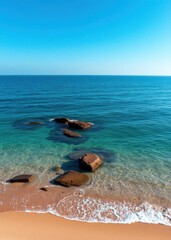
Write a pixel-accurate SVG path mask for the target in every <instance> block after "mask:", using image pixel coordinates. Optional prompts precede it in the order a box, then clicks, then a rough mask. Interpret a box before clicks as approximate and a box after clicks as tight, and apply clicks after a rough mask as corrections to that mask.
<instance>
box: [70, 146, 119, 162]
mask: <svg viewBox="0 0 171 240" xmlns="http://www.w3.org/2000/svg"><path fill="white" fill-rule="evenodd" d="M86 153H93V154H96V155H98V156H99V157H100V158H101V160H102V161H104V162H107V163H111V162H114V161H116V154H115V153H113V152H110V151H108V150H105V149H102V148H74V151H73V152H71V153H69V154H68V155H67V156H66V157H67V158H69V159H70V160H79V159H80V158H81V157H82V156H83V155H84V154H86Z"/></svg>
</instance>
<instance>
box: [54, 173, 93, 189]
mask: <svg viewBox="0 0 171 240" xmlns="http://www.w3.org/2000/svg"><path fill="white" fill-rule="evenodd" d="M88 179H89V178H88V176H87V175H86V174H83V173H79V172H75V171H68V172H66V173H64V174H63V175H62V176H60V177H59V178H57V179H56V180H55V182H56V183H57V184H60V185H62V186H65V187H70V186H81V185H84V184H85V183H86V182H87V181H88Z"/></svg>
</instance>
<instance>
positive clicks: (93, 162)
mask: <svg viewBox="0 0 171 240" xmlns="http://www.w3.org/2000/svg"><path fill="white" fill-rule="evenodd" d="M79 163H80V166H81V167H82V168H84V169H86V170H88V171H90V172H94V171H95V170H96V169H97V168H98V167H100V165H101V164H102V160H101V158H100V157H99V156H98V155H96V154H92V153H86V154H84V155H83V156H82V157H81V158H80V159H79Z"/></svg>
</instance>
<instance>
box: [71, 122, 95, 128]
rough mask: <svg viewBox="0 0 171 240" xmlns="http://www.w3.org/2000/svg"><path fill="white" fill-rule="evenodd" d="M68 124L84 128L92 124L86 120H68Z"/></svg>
mask: <svg viewBox="0 0 171 240" xmlns="http://www.w3.org/2000/svg"><path fill="white" fill-rule="evenodd" d="M68 126H69V127H70V128H74V129H86V128H90V127H91V126H92V124H90V123H88V122H80V121H70V122H68Z"/></svg>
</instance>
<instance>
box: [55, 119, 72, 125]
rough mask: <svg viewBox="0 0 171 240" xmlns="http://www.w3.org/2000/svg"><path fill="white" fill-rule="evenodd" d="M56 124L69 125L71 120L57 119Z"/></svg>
mask: <svg viewBox="0 0 171 240" xmlns="http://www.w3.org/2000/svg"><path fill="white" fill-rule="evenodd" d="M54 120H55V122H57V123H63V124H68V123H69V121H70V120H69V118H55V119H54Z"/></svg>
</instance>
